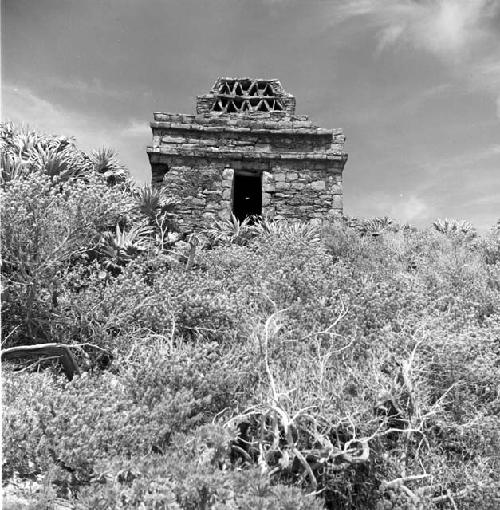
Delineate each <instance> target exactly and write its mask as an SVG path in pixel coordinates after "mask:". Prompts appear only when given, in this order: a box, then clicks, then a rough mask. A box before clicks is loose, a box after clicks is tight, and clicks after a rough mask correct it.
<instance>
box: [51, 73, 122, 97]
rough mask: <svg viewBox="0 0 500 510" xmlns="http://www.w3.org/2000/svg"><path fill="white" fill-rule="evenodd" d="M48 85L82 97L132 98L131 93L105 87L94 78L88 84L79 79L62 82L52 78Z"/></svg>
mask: <svg viewBox="0 0 500 510" xmlns="http://www.w3.org/2000/svg"><path fill="white" fill-rule="evenodd" d="M47 85H49V86H50V87H53V88H56V89H59V90H63V91H65V92H70V93H71V94H78V95H80V96H81V95H91V96H99V97H106V98H109V99H116V100H124V99H127V98H129V97H130V94H129V92H127V91H125V90H123V89H121V90H117V89H116V88H112V87H106V86H104V85H103V84H102V82H101V81H100V80H99V79H98V78H93V79H92V80H91V81H89V82H87V81H83V80H79V79H71V80H69V79H65V80H62V79H60V78H55V77H52V78H48V79H47Z"/></svg>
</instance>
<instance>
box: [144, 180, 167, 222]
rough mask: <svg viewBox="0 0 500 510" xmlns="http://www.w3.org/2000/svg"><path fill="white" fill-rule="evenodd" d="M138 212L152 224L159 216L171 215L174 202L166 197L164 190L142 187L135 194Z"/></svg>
mask: <svg viewBox="0 0 500 510" xmlns="http://www.w3.org/2000/svg"><path fill="white" fill-rule="evenodd" d="M137 205H138V208H139V212H140V213H141V214H142V215H143V216H146V217H147V218H148V219H149V221H150V222H154V221H155V219H156V218H157V216H158V215H159V214H162V213H173V211H174V208H175V201H174V200H173V199H172V198H171V197H169V196H168V194H167V192H166V190H165V189H164V188H153V187H151V186H143V187H142V188H139V190H138V194H137Z"/></svg>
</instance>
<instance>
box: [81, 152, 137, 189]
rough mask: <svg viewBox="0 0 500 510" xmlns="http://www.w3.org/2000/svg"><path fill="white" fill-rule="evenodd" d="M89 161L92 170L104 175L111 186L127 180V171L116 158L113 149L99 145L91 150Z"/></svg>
mask: <svg viewBox="0 0 500 510" xmlns="http://www.w3.org/2000/svg"><path fill="white" fill-rule="evenodd" d="M90 161H91V163H92V165H93V169H94V171H95V172H97V173H99V174H102V175H104V177H105V178H106V182H107V183H108V184H109V185H111V186H113V185H115V184H118V183H121V182H125V181H126V180H127V177H128V172H127V170H126V169H125V167H124V166H123V165H122V163H121V162H120V161H119V160H118V158H117V156H116V152H115V150H114V149H111V148H109V147H101V148H100V149H98V150H95V151H92V154H91V155H90Z"/></svg>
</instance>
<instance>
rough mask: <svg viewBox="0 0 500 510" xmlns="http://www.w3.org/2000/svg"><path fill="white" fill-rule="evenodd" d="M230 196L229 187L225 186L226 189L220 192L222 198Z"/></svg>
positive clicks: (227, 198)
mask: <svg viewBox="0 0 500 510" xmlns="http://www.w3.org/2000/svg"><path fill="white" fill-rule="evenodd" d="M230 198H231V189H229V188H226V189H225V190H224V191H223V192H222V199H223V200H229V199H230Z"/></svg>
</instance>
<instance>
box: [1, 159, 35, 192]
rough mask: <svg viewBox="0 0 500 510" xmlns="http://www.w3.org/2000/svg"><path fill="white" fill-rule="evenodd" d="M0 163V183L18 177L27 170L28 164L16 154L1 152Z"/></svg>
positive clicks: (23, 174)
mask: <svg viewBox="0 0 500 510" xmlns="http://www.w3.org/2000/svg"><path fill="white" fill-rule="evenodd" d="M0 165H2V174H1V184H2V185H4V184H6V183H8V182H9V181H12V180H15V179H20V178H22V177H23V176H25V175H26V174H27V173H28V172H29V166H28V164H27V162H26V161H24V160H23V159H22V158H21V157H20V156H19V155H17V154H9V153H7V152H2V154H1V155H0Z"/></svg>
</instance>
